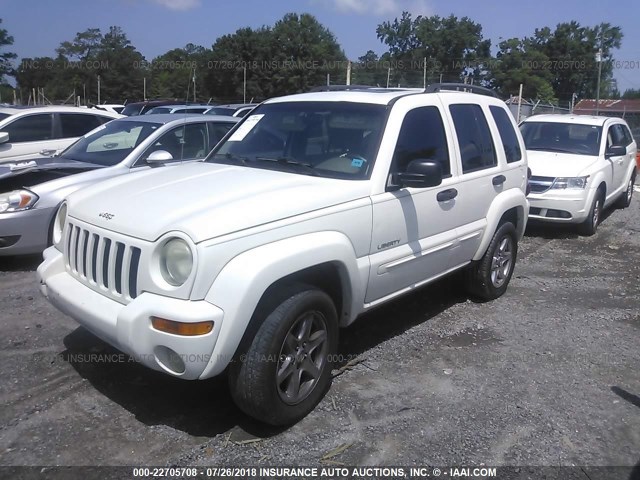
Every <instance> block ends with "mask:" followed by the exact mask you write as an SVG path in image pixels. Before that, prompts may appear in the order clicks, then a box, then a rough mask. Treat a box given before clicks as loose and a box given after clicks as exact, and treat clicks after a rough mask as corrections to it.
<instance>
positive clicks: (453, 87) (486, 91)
mask: <svg viewBox="0 0 640 480" xmlns="http://www.w3.org/2000/svg"><path fill="white" fill-rule="evenodd" d="M447 90H449V91H458V92H460V91H462V92H471V93H477V94H479V95H487V96H489V97H495V98H499V97H498V94H497V93H496V92H495V91H494V90H491V89H490V88H487V87H481V86H480V85H470V84H468V83H432V84H431V85H427V88H425V89H424V91H425V93H434V92H442V91H447Z"/></svg>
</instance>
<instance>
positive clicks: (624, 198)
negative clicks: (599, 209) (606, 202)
mask: <svg viewBox="0 0 640 480" xmlns="http://www.w3.org/2000/svg"><path fill="white" fill-rule="evenodd" d="M635 183H636V172H635V170H634V171H633V173H632V174H631V176H630V177H629V181H628V182H627V187H626V188H625V189H624V192H622V194H621V195H620V198H618V201H617V202H616V207H617V208H627V207H628V206H629V205H631V199H632V198H633V186H634V184H635Z"/></svg>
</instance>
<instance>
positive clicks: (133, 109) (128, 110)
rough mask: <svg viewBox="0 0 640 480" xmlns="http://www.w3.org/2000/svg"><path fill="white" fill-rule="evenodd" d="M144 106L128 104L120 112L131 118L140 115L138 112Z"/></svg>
mask: <svg viewBox="0 0 640 480" xmlns="http://www.w3.org/2000/svg"><path fill="white" fill-rule="evenodd" d="M143 106H144V105H143V104H142V103H137V104H136V103H130V104H129V105H127V106H126V107H124V109H123V110H122V112H121V113H122V115H126V116H127V117H133V116H134V115H140V111H141V110H142V107H143Z"/></svg>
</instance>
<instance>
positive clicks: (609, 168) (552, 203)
mask: <svg viewBox="0 0 640 480" xmlns="http://www.w3.org/2000/svg"><path fill="white" fill-rule="evenodd" d="M520 131H521V132H522V136H523V138H524V142H525V145H526V148H527V156H528V158H529V168H530V169H531V173H532V176H531V179H530V181H529V185H530V189H531V192H530V194H529V196H528V198H529V203H530V209H529V218H530V219H531V220H541V221H545V222H556V223H576V224H580V229H581V231H582V233H583V234H585V235H593V234H594V233H595V232H596V229H597V228H598V223H599V221H600V219H601V216H602V209H603V208H605V207H608V206H609V205H612V204H614V203H615V204H616V205H617V206H619V207H621V208H625V207H628V206H629V204H630V203H631V197H632V196H633V185H634V182H635V177H636V162H635V158H636V152H637V145H636V142H635V141H634V139H633V137H632V136H631V132H630V131H629V126H628V125H627V123H626V122H625V121H624V120H623V119H621V118H612V117H595V116H586V115H535V116H533V117H529V118H527V119H526V120H524V121H523V122H522V123H521V124H520Z"/></svg>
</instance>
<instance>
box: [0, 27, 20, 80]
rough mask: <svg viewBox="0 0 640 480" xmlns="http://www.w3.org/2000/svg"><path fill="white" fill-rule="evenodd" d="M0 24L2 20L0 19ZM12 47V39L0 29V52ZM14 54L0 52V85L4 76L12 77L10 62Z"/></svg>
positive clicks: (5, 31)
mask: <svg viewBox="0 0 640 480" xmlns="http://www.w3.org/2000/svg"><path fill="white" fill-rule="evenodd" d="M0 24H2V19H1V18H0ZM11 45H13V37H12V36H11V35H9V32H7V30H5V29H4V28H0V50H2V49H4V47H8V46H11ZM16 56H17V55H16V54H15V53H12V52H2V51H0V83H4V82H5V76H13V75H14V70H13V65H12V62H13V60H15V58H16Z"/></svg>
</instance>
